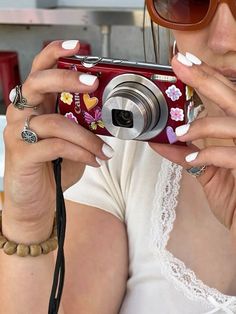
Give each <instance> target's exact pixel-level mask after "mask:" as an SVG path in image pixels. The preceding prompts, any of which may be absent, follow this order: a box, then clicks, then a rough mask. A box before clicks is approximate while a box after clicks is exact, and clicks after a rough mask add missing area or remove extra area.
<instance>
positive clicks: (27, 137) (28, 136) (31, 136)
mask: <svg viewBox="0 0 236 314" xmlns="http://www.w3.org/2000/svg"><path fill="white" fill-rule="evenodd" d="M34 116H36V115H30V116H29V117H27V118H26V121H25V125H24V128H23V130H22V131H21V138H22V140H23V141H24V142H25V143H27V144H35V143H37V142H38V135H37V134H36V133H35V132H34V131H33V130H31V129H30V127H29V123H30V120H31V118H32V117H34Z"/></svg>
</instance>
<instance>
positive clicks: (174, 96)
mask: <svg viewBox="0 0 236 314" xmlns="http://www.w3.org/2000/svg"><path fill="white" fill-rule="evenodd" d="M166 95H167V96H168V97H169V98H170V99H171V100H172V101H176V100H178V99H179V98H180V97H181V96H182V93H181V91H180V89H179V88H177V87H176V86H175V85H171V86H170V87H169V88H168V89H167V90H166Z"/></svg>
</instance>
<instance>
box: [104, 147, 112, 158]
mask: <svg viewBox="0 0 236 314" xmlns="http://www.w3.org/2000/svg"><path fill="white" fill-rule="evenodd" d="M102 152H103V154H104V155H105V156H106V157H108V158H112V156H113V155H114V150H113V149H112V148H111V146H109V145H107V144H103V146H102Z"/></svg>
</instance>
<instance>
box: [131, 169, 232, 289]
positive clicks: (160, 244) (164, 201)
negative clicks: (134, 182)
mask: <svg viewBox="0 0 236 314" xmlns="http://www.w3.org/2000/svg"><path fill="white" fill-rule="evenodd" d="M160 172H161V173H160V176H159V178H158V182H157V184H154V182H156V181H157V179H155V178H154V176H153V177H151V178H150V177H149V180H151V179H152V180H153V182H152V184H151V185H153V188H152V189H151V188H150V184H149V187H148V189H147V188H146V187H145V185H143V188H140V187H139V188H137V189H136V190H135V189H133V190H132V195H133V197H134V195H136V201H135V202H134V200H133V201H132V202H128V206H127V213H126V215H127V217H126V220H127V229H128V233H129V238H130V258H131V260H132V262H134V264H135V259H138V258H139V259H141V260H142V259H145V258H146V260H147V259H148V258H151V254H152V250H157V251H158V250H159V253H160V252H162V253H163V254H159V255H158V253H157V255H158V256H159V257H160V258H161V259H162V258H163V261H164V262H163V261H162V262H163V264H165V263H166V264H168V265H169V269H167V268H168V267H166V269H165V271H166V272H172V271H173V269H171V268H173V267H172V264H171V262H173V261H174V262H175V261H176V260H177V261H178V262H179V263H178V262H177V266H176V269H178V268H180V265H181V266H182V264H184V268H183V269H182V270H183V272H182V274H177V277H181V276H185V277H186V278H187V277H188V276H189V274H193V282H194V283H195V282H197V281H198V280H200V281H201V283H202V286H201V287H199V289H200V290H201V289H202V291H203V290H204V291H203V294H206V293H208V292H209V293H210V291H211V290H209V291H208V288H209V289H211V288H215V289H217V291H219V293H220V292H221V293H223V294H226V295H236V247H235V243H233V241H232V239H231V237H230V234H229V232H228V230H227V229H226V228H225V227H224V226H222V225H221V224H220V223H219V222H218V221H217V219H216V218H215V217H214V216H213V214H212V213H211V211H210V209H209V207H208V203H207V201H206V199H205V196H204V194H203V192H202V190H201V187H200V186H199V185H198V184H197V183H196V180H195V179H194V178H191V177H190V176H189V175H183V176H182V175H181V177H182V179H181V178H180V172H179V174H177V176H176V173H175V174H173V173H170V172H168V171H167V167H166V169H161V170H160ZM181 173H182V172H181ZM146 179H147V178H146ZM170 179H171V180H170ZM154 180H155V181H154ZM168 180H169V181H168ZM149 183H150V182H149ZM145 189H147V191H146V190H145ZM144 195H145V197H144ZM150 242H152V244H153V243H154V246H152V244H151V243H150ZM150 244H151V246H150ZM150 247H152V249H150V250H149V249H148V248H150ZM147 252H148V253H149V254H150V255H149V256H148V258H147ZM169 252H170V255H171V257H170V256H169V255H168V253H169ZM166 253H167V254H166ZM154 255H155V254H154ZM159 257H158V258H159ZM171 259H172V261H171ZM175 259H176V260H175ZM158 262H159V261H158V260H157V263H158ZM164 267H165V265H164ZM176 269H175V270H174V271H173V273H174V272H176ZM171 276H172V277H174V276H175V274H171V275H170V277H171ZM174 279H176V278H174ZM185 284H186V289H188V284H190V285H191V283H188V281H186V282H185ZM206 291H208V292H206Z"/></svg>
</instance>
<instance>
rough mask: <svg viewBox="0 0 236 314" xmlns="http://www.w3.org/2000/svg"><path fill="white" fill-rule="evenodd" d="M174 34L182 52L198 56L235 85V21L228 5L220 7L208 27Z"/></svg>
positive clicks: (223, 4)
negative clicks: (232, 80)
mask: <svg viewBox="0 0 236 314" xmlns="http://www.w3.org/2000/svg"><path fill="white" fill-rule="evenodd" d="M232 1H235V0H232ZM173 34H174V37H175V39H176V41H177V46H178V49H179V51H180V52H182V53H186V52H191V53H193V54H195V55H196V56H197V57H199V58H200V59H201V60H203V61H204V62H206V63H208V64H209V65H211V66H212V67H214V68H215V69H217V70H218V71H220V72H221V73H223V75H225V76H226V77H228V78H231V79H234V81H235V84H236V19H235V17H234V16H233V14H232V12H231V10H230V8H229V6H228V5H227V4H226V3H221V4H220V5H219V6H218V9H217V11H216V14H215V16H214V18H213V19H212V21H211V23H210V24H209V25H208V26H207V27H206V28H204V29H201V30H198V31H192V32H190V31H173Z"/></svg>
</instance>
